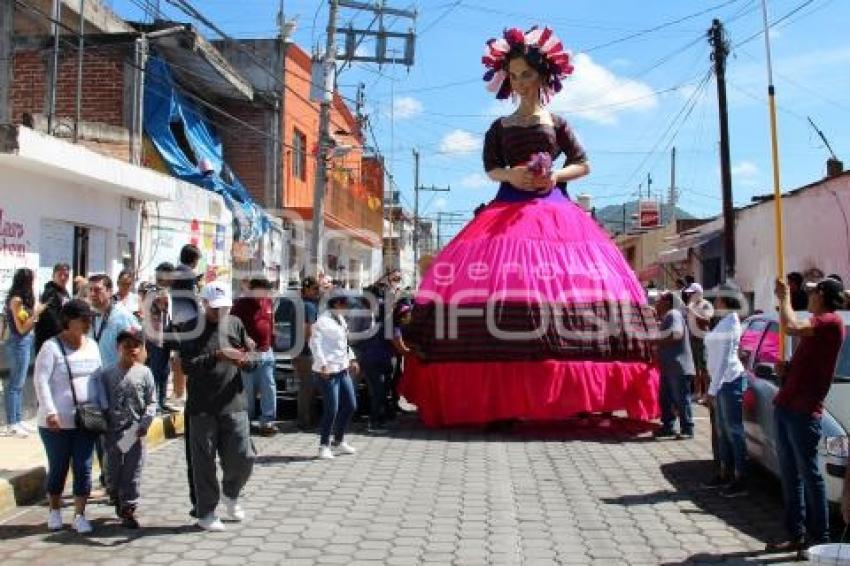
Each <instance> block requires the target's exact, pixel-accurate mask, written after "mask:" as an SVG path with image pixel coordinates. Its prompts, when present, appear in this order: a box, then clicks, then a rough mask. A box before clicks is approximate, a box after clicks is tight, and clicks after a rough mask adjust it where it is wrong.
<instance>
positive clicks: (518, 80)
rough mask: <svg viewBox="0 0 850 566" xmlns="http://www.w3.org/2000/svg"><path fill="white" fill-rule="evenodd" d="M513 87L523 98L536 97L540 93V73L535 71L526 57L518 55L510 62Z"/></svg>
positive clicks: (509, 73)
mask: <svg viewBox="0 0 850 566" xmlns="http://www.w3.org/2000/svg"><path fill="white" fill-rule="evenodd" d="M508 76H509V77H510V79H511V88H512V89H513V91H514V92H515V93H517V94H518V95H519V96H520V97H522V98H528V97H536V96H539V93H540V73H538V72H537V71H535V70H534V69H533V68H532V67H531V66H530V65H529V64H528V63H527V62H526V61H525V58H524V57H516V58H514V59H511V61H510V63H508Z"/></svg>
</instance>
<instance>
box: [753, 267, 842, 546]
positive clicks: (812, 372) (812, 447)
mask: <svg viewBox="0 0 850 566" xmlns="http://www.w3.org/2000/svg"><path fill="white" fill-rule="evenodd" d="M806 291H807V293H808V298H809V303H808V310H809V312H810V313H812V316H811V318H809V319H806V320H799V319H798V318H797V317H796V315H795V314H794V309H793V307H792V305H791V293H790V292H789V290H788V283H787V282H786V281H785V280H784V279H777V280H776V287H775V293H776V297H777V299H779V316H780V319H781V321H782V325H783V326H784V327H785V330H786V332H787V333H788V335H789V336H798V337H800V343H799V345H798V346H797V348H796V349H795V350H794V353H793V355H792V356H791V360H790V361H789V362H788V363H787V365H786V364H782V363H780V364H778V365H777V373H778V375H779V378H780V380H781V382H782V386H781V387H780V389H779V393H778V394H777V395H776V398H775V399H774V404H775V405H776V409H775V411H774V418H775V419H776V422H775V426H776V452H777V456H778V458H779V470H780V476H781V479H782V491H783V498H784V500H785V528H786V529H787V531H788V532H787V534H788V538H787V539H786V540H783V541H778V542H775V543H771V544H769V545H768V546H767V550H768V551H774V552H788V551H797V552H798V553H799V552H802V551H803V550H804V549H805V548H806V547H807V546H810V545H817V544H823V543H826V542H829V508H828V505H827V499H826V484H825V483H824V479H823V475H822V474H821V472H820V466H819V465H818V464H819V462H818V444H820V441H821V416H822V414H823V401H824V399H825V398H826V396H827V394H828V393H829V388H830V386H831V385H832V379H833V375H834V373H835V363H836V361H837V360H838V351H839V350H840V349H841V344H843V342H844V322H843V321H842V319H841V317H840V316H839V315H837V314H836V313H835V311H836V310H838V309H840V308H842V307H843V305H844V297H843V292H844V289H843V288H842V286H841V284H840V283H839V282H838V281H836V280H835V279H830V278H826V279H822V280H820V281H818V282H817V283H810V284H808V285H806Z"/></svg>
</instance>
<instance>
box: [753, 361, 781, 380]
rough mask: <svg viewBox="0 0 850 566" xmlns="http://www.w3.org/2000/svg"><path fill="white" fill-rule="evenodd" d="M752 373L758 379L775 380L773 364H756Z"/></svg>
mask: <svg viewBox="0 0 850 566" xmlns="http://www.w3.org/2000/svg"><path fill="white" fill-rule="evenodd" d="M753 372H754V373H755V374H756V377H758V378H759V379H769V380H771V381H774V380H776V370H775V369H774V367H773V364H756V367H755V368H753Z"/></svg>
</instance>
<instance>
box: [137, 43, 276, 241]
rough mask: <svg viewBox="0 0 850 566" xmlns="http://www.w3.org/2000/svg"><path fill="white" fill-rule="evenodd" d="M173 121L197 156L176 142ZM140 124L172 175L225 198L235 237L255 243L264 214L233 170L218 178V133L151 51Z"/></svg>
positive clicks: (264, 228) (221, 165)
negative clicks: (192, 156)
mask: <svg viewBox="0 0 850 566" xmlns="http://www.w3.org/2000/svg"><path fill="white" fill-rule="evenodd" d="M173 122H179V123H180V124H181V125H182V126H183V131H184V132H185V135H186V140H187V141H188V142H189V145H190V147H191V149H192V151H193V152H194V154H195V157H196V160H193V159H190V158H189V156H187V155H186V152H185V151H184V150H183V149H182V148H181V147H180V144H179V143H178V142H177V138H176V137H175V135H174V132H173V131H172V129H171V124H172V123H173ZM144 128H145V134H147V135H148V137H149V138H150V139H151V142H152V143H153V144H154V146H155V147H156V148H157V150H158V151H159V153H160V155H161V156H162V159H163V161H164V162H165V164H166V165H167V166H168V169H169V171H170V172H171V174H172V175H174V176H175V177H177V178H179V179H183V180H184V181H188V182H190V183H193V184H195V185H198V186H201V187H204V188H205V189H208V190H210V191H213V192H215V193H217V194H219V195H221V196H222V197H223V198H224V202H225V203H226V205H227V207H228V209H230V211H231V212H232V213H233V218H234V224H235V229H234V238H235V239H236V240H238V241H241V242H246V243H253V242H255V241H257V240H258V239H259V238H260V237H261V236H262V235H263V234H264V233H265V232H266V231H268V229H269V224H270V222H269V217H268V215H267V214H266V213H265V212H264V211H263V210H262V209H261V208H260V207H259V206H258V205H257V203H256V202H254V200H253V199H252V198H251V195H250V194H249V193H248V190H247V189H246V188H245V186H244V185H243V184H242V183H241V182H240V181H239V179H237V178H236V177H235V176H234V175H231V177H232V180H230V179H228V181H225V180H224V179H222V171H223V169H224V167H225V163H224V159H223V157H222V156H223V149H222V144H221V140H220V139H219V137H218V134H217V133H216V131H215V129H214V128H213V126H212V125H211V124H210V122H209V120H208V119H207V118H206V116H205V115H204V113H203V112H202V111H201V110H200V108H199V107H198V105H197V104H195V103H194V102H193V101H192V100H190V99H189V98H188V97H187V96H185V95H183V94H181V93H180V92H179V91H178V90H177V88H176V86H175V83H174V78H173V77H172V75H171V70H170V68H169V66H168V63H166V62H165V61H163V60H162V59H160V58H158V57H156V56H151V57H150V58H149V59H148V64H147V73H146V76H145V111H144ZM205 161H206V162H207V163H208V164H209V165H210V166H211V169H212V171H208V172H206V173H204V172H202V171H201V169H200V167H199V164H201V163H203V162H205Z"/></svg>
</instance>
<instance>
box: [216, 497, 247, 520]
mask: <svg viewBox="0 0 850 566" xmlns="http://www.w3.org/2000/svg"><path fill="white" fill-rule="evenodd" d="M221 501H222V503H224V509H225V510H226V511H227V518H228V519H230V520H231V521H236V522H237V523H239V522H242V521H244V520H245V510H244V509H242V506H241V505H239V503H238V502H237V501H236V499H230V498H229V497H227V496H226V495H225V496H222V498H221Z"/></svg>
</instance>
